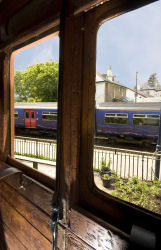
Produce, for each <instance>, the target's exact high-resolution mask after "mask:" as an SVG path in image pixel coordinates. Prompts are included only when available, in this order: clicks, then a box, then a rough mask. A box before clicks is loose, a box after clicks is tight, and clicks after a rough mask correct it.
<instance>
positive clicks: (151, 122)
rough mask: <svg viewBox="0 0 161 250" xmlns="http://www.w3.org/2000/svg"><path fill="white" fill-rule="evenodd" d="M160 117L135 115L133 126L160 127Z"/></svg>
mask: <svg viewBox="0 0 161 250" xmlns="http://www.w3.org/2000/svg"><path fill="white" fill-rule="evenodd" d="M159 119H160V116H159V115H149V114H145V115H142V114H134V115H133V124H134V125H137V126H157V127H158V126H159Z"/></svg>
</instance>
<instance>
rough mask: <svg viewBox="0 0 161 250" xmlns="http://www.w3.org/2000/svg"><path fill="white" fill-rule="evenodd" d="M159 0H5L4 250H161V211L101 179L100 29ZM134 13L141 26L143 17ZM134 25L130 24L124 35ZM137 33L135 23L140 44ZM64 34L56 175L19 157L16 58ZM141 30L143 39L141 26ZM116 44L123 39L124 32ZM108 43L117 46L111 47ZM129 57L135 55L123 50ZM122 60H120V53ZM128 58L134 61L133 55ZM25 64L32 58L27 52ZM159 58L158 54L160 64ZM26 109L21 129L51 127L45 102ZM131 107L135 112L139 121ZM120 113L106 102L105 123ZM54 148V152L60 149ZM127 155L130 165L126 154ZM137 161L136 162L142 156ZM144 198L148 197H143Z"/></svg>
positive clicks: (1, 16) (0, 237) (0, 95)
mask: <svg viewBox="0 0 161 250" xmlns="http://www.w3.org/2000/svg"><path fill="white" fill-rule="evenodd" d="M152 2H155V4H157V2H156V1H155V0H131V1H129V0H119V1H118V0H66V1H60V0H48V1H46V0H39V1H37V0H32V1H29V0H21V1H20V0H19V1H17V0H12V1H10V0H0V90H1V91H0V249H1V250H6V249H10V250H26V249H31V250H37V249H45V250H50V249H52V250H56V249H59V250H67V249H68V250H76V249H79V250H83V249H85V250H94V249H95V250H107V249H110V250H127V249H133V250H135V249H141V250H143V249H144V250H146V249H154V250H160V249H161V237H160V235H161V232H160V231H161V215H160V213H157V212H154V211H151V210H148V209H147V208H146V207H145V208H144V207H141V206H140V205H136V204H133V202H129V201H128V200H126V201H125V200H121V199H120V198H117V197H114V196H112V195H111V194H110V193H107V192H105V191H104V190H103V189H100V188H99V187H98V186H97V185H96V183H95V181H94V174H95V173H93V167H94V164H93V163H94V162H93V155H94V152H93V143H94V136H93V135H94V129H95V126H94V119H95V75H96V47H97V31H98V28H99V26H100V25H101V24H102V23H103V22H104V21H110V20H111V19H113V18H118V17H119V16H120V15H123V14H126V13H127V12H131V11H134V10H136V9H138V8H141V7H143V6H144V5H147V4H150V3H152ZM158 2H160V1H158ZM149 8H151V9H153V6H152V7H151V6H150V5H149ZM157 15H158V16H157ZM153 16H154V17H155V21H156V23H157V24H159V18H158V17H159V16H160V12H159V11H156V15H155V13H154V12H153V14H152V13H151V14H149V22H150V24H151V23H152V19H153ZM151 17H152V18H151ZM133 18H134V24H135V26H137V25H138V19H137V16H136V15H134V16H133ZM143 20H144V18H143ZM118 22H119V18H118ZM144 23H145V28H144V29H145V30H148V28H149V24H148V23H147V22H141V24H144ZM126 26H127V22H125V23H124V27H123V28H122V29H121V32H122V31H124V28H126ZM155 27H156V29H154V32H155V31H156V30H157V29H158V30H157V34H159V33H160V28H159V25H158V26H155ZM107 34H109V35H108V37H107V39H109V38H110V36H111V34H110V33H109V31H108V30H107ZM132 34H133V30H132V29H131V33H130V32H129V37H130V41H132V39H131V38H132V36H131V35H132ZM54 36H59V40H60V42H59V44H60V48H59V49H58V51H59V77H58V81H59V83H58V84H59V87H58V105H59V109H58V123H59V126H58V127H57V135H58V136H57V156H56V165H54V169H53V166H52V169H51V171H52V172H54V170H55V169H56V175H55V177H53V178H52V177H50V176H48V175H47V174H44V173H43V172H41V171H39V169H34V168H32V167H31V166H28V165H27V164H24V162H23V161H22V162H20V161H19V160H17V159H16V157H15V153H14V152H15V147H14V63H15V62H14V58H15V55H16V53H18V52H20V51H22V50H23V49H26V48H29V47H31V46H33V45H35V44H38V43H40V42H42V41H44V40H46V39H49V38H51V37H54ZM138 36H139V37H141V36H140V33H138ZM154 37H155V33H154ZM125 38H126V37H125ZM141 39H142V37H141ZM147 40H148V39H147ZM113 42H117V43H119V40H118V39H117V37H116V40H115V41H113ZM119 45H120V43H119ZM131 45H133V44H132V43H131V44H130V48H131V49H133V46H131ZM151 45H152V43H150V49H151ZM120 47H121V45H120ZM52 48H53V47H52ZM107 49H108V50H110V48H109V47H108V48H107ZM47 51H48V50H44V51H42V53H47ZM137 51H139V50H137ZM126 52H127V53H128V50H127V51H126ZM134 52H135V51H134ZM38 56H39V55H38ZM124 56H126V53H123V57H124ZM113 58H114V59H115V60H117V57H116V56H115V55H113ZM128 58H129V60H130V58H131V57H128ZM21 61H22V64H23V59H21ZM35 61H36V57H35ZM117 61H118V60H117ZM153 61H154V60H152V58H151V60H150V64H151V63H152V62H153ZM118 62H119V61H118ZM121 63H123V61H122V62H121ZM125 67H126V65H125ZM134 70H135V69H134ZM31 80H32V79H31ZM145 106H146V104H145ZM16 108H17V110H16V111H15V116H16V119H17V121H16V123H17V122H18V121H19V122H20V125H21V126H24V125H25V126H27V127H28V129H30V128H31V127H33V129H35V127H36V126H38V125H40V126H46V125H45V122H46V121H43V120H41V119H40V110H39V109H33V107H26V108H25V107H24V109H23V110H22V111H19V109H18V107H16ZM55 110H56V109H55ZM144 111H145V110H144ZM42 112H53V111H51V110H50V109H49V108H48V109H42ZM54 112H55V111H54ZM103 112H104V113H103ZM121 112H123V111H121ZM128 112H129V111H128V110H127V113H126V115H129V117H128V118H129V119H130V113H128ZM37 113H38V114H37ZM112 113H113V112H112V111H110V112H109V114H110V115H106V117H105V114H108V112H107V109H106V111H104V110H103V109H102V110H101V109H100V108H99V110H98V118H99V117H100V118H101V117H102V118H101V119H102V123H101V124H102V125H101V126H103V121H104V119H105V118H106V120H108V119H109V117H110V116H111V114H112ZM118 114H119V112H118V113H117V115H118ZM121 114H124V113H121ZM149 114H150V113H147V115H149ZM19 115H20V118H19ZM23 115H26V118H23ZM44 115H51V114H49V113H48V114H45V113H44ZM135 115H138V114H137V113H135ZM139 115H143V114H139ZM154 115H157V114H154ZM135 118H138V117H135ZM23 119H24V120H23ZM37 119H38V120H37ZM121 119H122V122H123V123H124V122H125V120H126V119H125V116H123V117H122V118H121ZM40 121H41V122H40ZM25 122H26V123H25ZM48 122H49V121H48ZM48 124H49V123H48ZM121 125H122V124H121ZM111 127H112V125H111ZM153 127H155V126H153ZM33 140H34V141H35V138H34V139H33ZM33 150H34V148H33ZM46 150H49V151H50V148H49V149H48V147H47V148H46ZM103 154H104V152H102V155H103ZM24 157H26V156H24ZM154 157H155V155H154ZM159 157H160V156H158V158H159ZM158 158H157V160H156V162H158ZM142 160H144V159H143V158H142ZM121 161H122V163H123V160H122V158H121ZM133 161H134V162H135V163H136V161H135V159H134V158H133ZM125 163H126V162H125ZM129 164H130V162H129ZM136 164H137V163H136ZM45 168H46V166H45ZM148 168H151V163H148V161H147V169H148ZM156 170H157V171H158V168H157V169H156ZM135 182H137V180H135ZM137 187H138V189H136V191H134V193H136V192H139V190H140V186H137ZM129 188H131V187H129ZM144 189H145V187H144ZM141 190H142V189H141ZM155 190H156V189H155ZM155 190H154V191H155ZM111 191H112V190H111ZM145 191H146V190H145ZM159 192H160V189H159ZM141 199H144V196H143V195H141ZM147 200H149V203H150V201H151V200H150V198H149V197H147V196H146V201H147ZM159 202H160V201H159V199H158V203H159ZM153 206H155V204H154V205H153Z"/></svg>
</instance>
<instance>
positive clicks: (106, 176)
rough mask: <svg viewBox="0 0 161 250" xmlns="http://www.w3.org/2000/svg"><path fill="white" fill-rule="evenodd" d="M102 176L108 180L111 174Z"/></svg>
mask: <svg viewBox="0 0 161 250" xmlns="http://www.w3.org/2000/svg"><path fill="white" fill-rule="evenodd" d="M103 178H104V179H105V180H110V179H111V176H110V175H109V174H104V175H103Z"/></svg>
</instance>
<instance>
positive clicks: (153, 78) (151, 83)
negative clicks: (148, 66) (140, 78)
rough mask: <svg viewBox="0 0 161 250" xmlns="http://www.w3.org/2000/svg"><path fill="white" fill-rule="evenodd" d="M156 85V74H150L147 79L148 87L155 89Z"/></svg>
mask: <svg viewBox="0 0 161 250" xmlns="http://www.w3.org/2000/svg"><path fill="white" fill-rule="evenodd" d="M158 84H159V83H158V79H157V74H156V73H154V74H151V75H150V77H149V79H148V85H149V87H152V88H154V87H157V85H158Z"/></svg>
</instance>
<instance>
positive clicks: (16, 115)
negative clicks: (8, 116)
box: [14, 111, 18, 119]
mask: <svg viewBox="0 0 161 250" xmlns="http://www.w3.org/2000/svg"><path fill="white" fill-rule="evenodd" d="M14 118H15V119H18V111H15V112H14Z"/></svg>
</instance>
